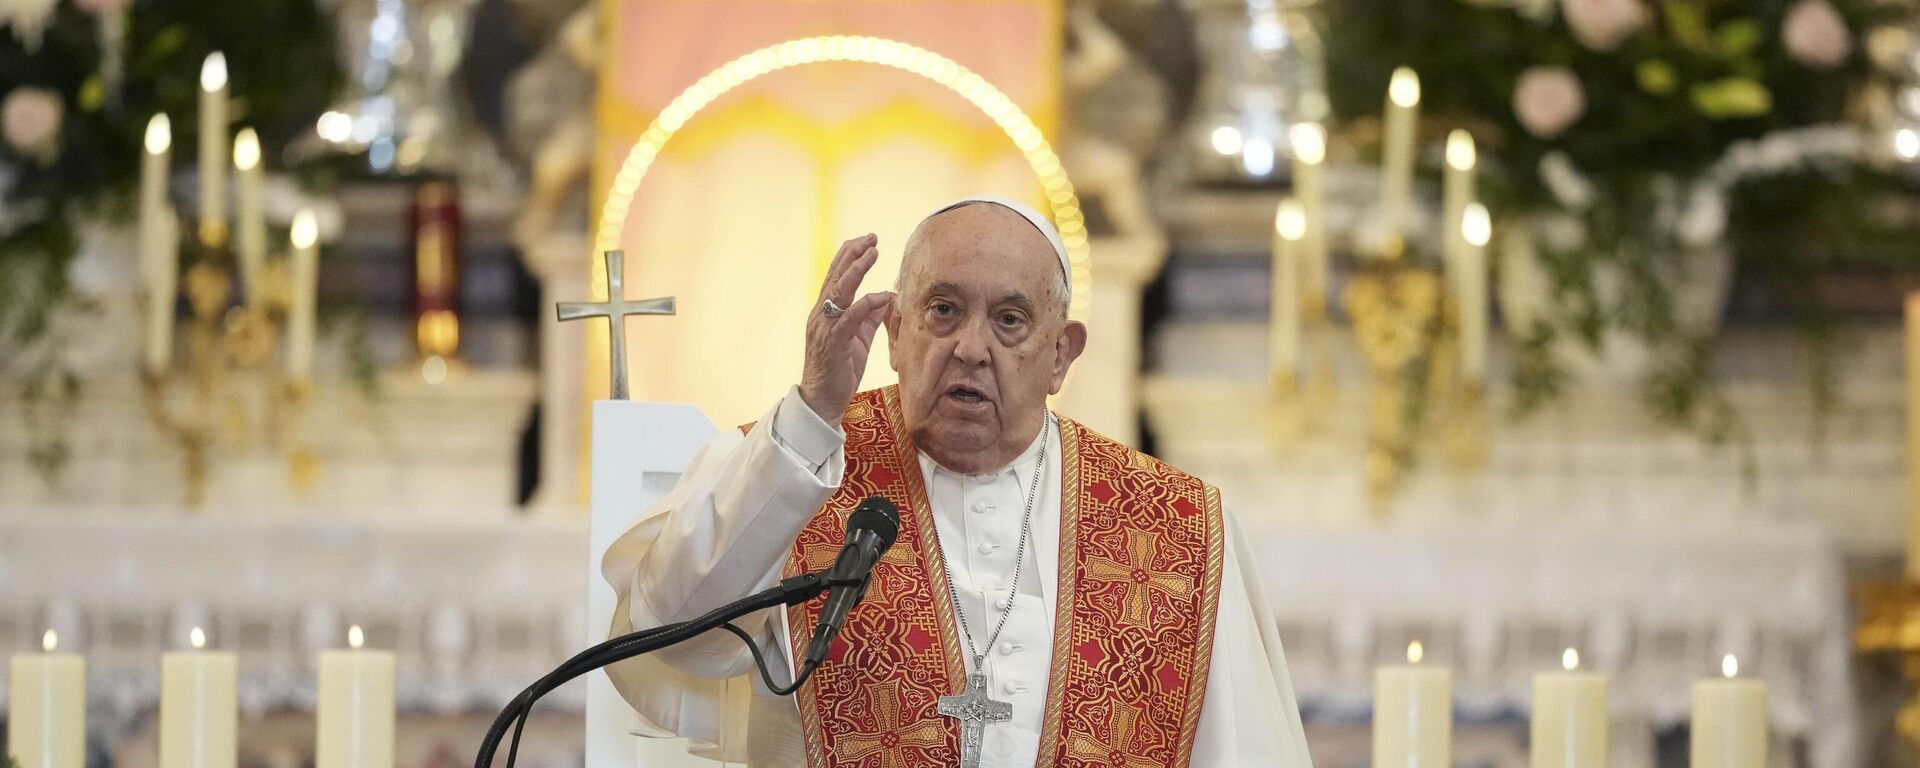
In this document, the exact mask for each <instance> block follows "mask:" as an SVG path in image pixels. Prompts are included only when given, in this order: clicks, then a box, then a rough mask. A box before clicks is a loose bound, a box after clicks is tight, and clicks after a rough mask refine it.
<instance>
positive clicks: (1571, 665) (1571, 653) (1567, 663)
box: [1560, 648, 1580, 672]
mask: <svg viewBox="0 0 1920 768" xmlns="http://www.w3.org/2000/svg"><path fill="white" fill-rule="evenodd" d="M1560 667H1561V668H1562V669H1565V670H1567V671H1568V672H1572V671H1574V670H1576V669H1579V668H1580V652H1579V651H1576V650H1574V649H1572V648H1568V649H1567V652H1566V653H1562V654H1560Z"/></svg>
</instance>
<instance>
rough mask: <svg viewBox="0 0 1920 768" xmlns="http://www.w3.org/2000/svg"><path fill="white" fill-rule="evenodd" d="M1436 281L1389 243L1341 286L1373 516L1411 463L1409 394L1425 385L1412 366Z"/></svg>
mask: <svg viewBox="0 0 1920 768" xmlns="http://www.w3.org/2000/svg"><path fill="white" fill-rule="evenodd" d="M1440 294H1441V286H1440V278H1439V276H1438V275H1436V274H1434V273H1433V272H1432V271H1430V270H1426V269H1421V268H1419V266H1418V265H1415V264H1413V263H1412V260H1410V259H1407V258H1404V245H1403V243H1402V241H1401V240H1399V239H1398V238H1393V239H1390V240H1389V241H1388V242H1387V244H1386V246H1385V247H1384V248H1383V249H1382V252H1381V256H1380V258H1378V259H1373V260H1371V261H1370V262H1369V263H1367V264H1365V265H1363V266H1362V267H1361V269H1360V270H1359V272H1358V274H1356V275H1354V277H1353V280H1352V281H1351V282H1349V283H1348V284H1347V290H1346V296H1345V299H1346V305H1347V312H1348V314H1350V315H1351V316H1352V317H1353V335H1354V341H1355V343H1356V344H1357V345H1358V346H1359V348H1360V352H1361V355H1362V357H1364V358H1365V360H1366V362H1367V369H1368V372H1369V374H1370V376H1369V378H1370V380H1371V381H1370V384H1369V388H1368V389H1369V391H1368V402H1367V458H1366V479H1367V495H1368V498H1369V499H1370V501H1371V504H1372V508H1373V510H1374V514H1375V516H1376V517H1379V516H1384V515H1385V514H1386V510H1387V506H1388V503H1389V502H1390V501H1391V500H1392V499H1393V494H1394V492H1395V491H1396V490H1398V489H1399V487H1400V483H1401V482H1402V480H1404V479H1405V475H1406V472H1407V469H1408V467H1409V466H1410V464H1411V462H1412V458H1413V448H1414V438H1415V432H1416V431H1417V430H1416V428H1417V424H1416V421H1417V416H1418V414H1417V413H1416V412H1415V410H1414V407H1415V406H1416V405H1418V401H1417V400H1416V399H1415V395H1417V394H1419V393H1418V392H1416V391H1415V390H1414V388H1415V387H1416V386H1420V385H1422V384H1424V383H1425V382H1424V381H1422V380H1421V379H1420V377H1419V376H1418V375H1417V374H1418V373H1419V371H1418V370H1417V366H1416V365H1415V364H1416V362H1418V361H1420V359H1421V358H1422V356H1423V353H1430V352H1431V349H1430V347H1431V345H1432V339H1433V337H1434V329H1433V324H1434V321H1435V319H1436V318H1437V317H1438V315H1439V311H1440V299H1441V295H1440Z"/></svg>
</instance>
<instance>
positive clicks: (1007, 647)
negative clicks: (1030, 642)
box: [1000, 640, 1027, 656]
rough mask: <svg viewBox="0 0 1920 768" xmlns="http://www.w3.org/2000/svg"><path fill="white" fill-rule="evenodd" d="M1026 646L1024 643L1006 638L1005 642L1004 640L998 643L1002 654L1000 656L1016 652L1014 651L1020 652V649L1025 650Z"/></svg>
mask: <svg viewBox="0 0 1920 768" xmlns="http://www.w3.org/2000/svg"><path fill="white" fill-rule="evenodd" d="M1026 648H1027V647H1026V646H1024V645H1021V644H1019V643H1016V642H1014V641H1012V640H1008V641H1006V642H1004V643H1001V644H1000V655H1002V656H1011V655H1013V654H1016V653H1019V652H1021V651H1023V650H1026Z"/></svg>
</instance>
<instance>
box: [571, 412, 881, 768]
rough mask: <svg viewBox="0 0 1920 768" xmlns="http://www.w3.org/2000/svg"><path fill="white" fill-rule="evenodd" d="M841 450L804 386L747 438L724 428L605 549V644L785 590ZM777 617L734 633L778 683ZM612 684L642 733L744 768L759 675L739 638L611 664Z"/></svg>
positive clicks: (840, 437)
mask: <svg viewBox="0 0 1920 768" xmlns="http://www.w3.org/2000/svg"><path fill="white" fill-rule="evenodd" d="M845 442H846V437H845V435H844V433H842V432H841V431H840V430H839V429H838V428H837V427H836V426H834V425H829V424H827V423H826V422H825V421H824V420H822V419H821V418H820V417H819V416H818V415H816V414H815V413H814V412H813V410H812V409H811V408H808V407H807V405H806V403H805V402H804V401H802V400H801V399H800V396H799V391H798V389H797V388H795V389H793V390H790V391H789V392H788V394H787V396H786V397H785V398H784V399H782V400H781V401H780V402H779V403H778V404H776V405H775V406H774V407H773V409H772V410H771V411H769V412H768V413H767V415H766V417H765V418H763V419H761V420H760V422H759V423H757V424H756V425H755V426H754V427H753V429H752V430H751V431H750V432H749V433H748V434H746V435H741V434H740V432H739V430H736V429H726V430H722V431H721V433H720V434H719V435H718V436H716V437H715V438H714V439H713V440H712V441H710V442H709V443H708V444H707V445H706V446H705V447H704V448H702V449H701V452H700V454H699V455H698V456H697V457H695V458H694V461H693V464H692V465H691V466H689V467H688V468H687V471H686V473H685V474H683V475H681V476H680V481H679V482H678V483H676V484H675V485H674V488H673V490H672V491H671V492H669V493H668V494H667V495H666V496H665V497H664V498H662V499H661V500H660V502H659V503H657V504H655V505H654V507H653V508H652V509H650V510H648V511H647V513H646V514H645V515H643V516H642V518H641V520H640V522H639V523H637V524H635V525H634V527H633V528H631V529H629V530H628V531H627V532H626V533H624V534H621V536H620V538H619V539H617V540H615V541H614V543H613V545H612V546H610V547H608V549H607V552H606V555H605V557H604V558H603V559H602V561H601V574H602V575H603V576H604V577H605V578H606V579H607V582H608V583H609V584H611V585H612V586H613V588H614V591H615V592H616V593H617V594H618V597H619V604H618V605H617V606H616V607H615V609H614V620H613V626H612V627H610V628H609V632H610V636H614V635H620V634H625V633H628V632H631V631H633V630H634V629H635V628H647V627H655V626H660V625H662V624H669V623H673V622H678V621H685V620H688V619H691V618H694V617H697V616H699V615H700V614H702V613H705V612H707V611H710V610H712V609H714V608H718V607H720V606H721V605H724V604H726V603H729V602H732V601H734V600H737V599H739V598H742V597H745V596H747V595H749V594H752V593H754V592H758V591H760V590H763V589H766V588H768V587H771V586H772V585H773V584H774V583H775V582H777V581H779V578H780V570H781V568H782V567H783V566H785V564H786V559H787V553H788V551H789V550H791V549H792V547H793V541H794V539H795V538H796V537H798V536H799V534H800V530H801V529H802V528H803V527H805V526H806V524H807V521H808V520H810V519H812V517H813V515H814V513H815V512H816V511H818V510H819V509H820V506H821V505H822V504H825V503H826V500H827V498H828V497H829V496H831V495H832V493H833V491H834V490H835V489H836V488H838V487H839V484H840V479H841V474H842V472H843V470H844V465H845V463H846V458H845V453H844V450H845ZM773 618H774V614H773V611H772V610H765V611H761V612H759V613H756V614H752V615H750V616H747V617H743V618H742V619H740V620H738V621H736V622H735V623H736V624H738V625H739V626H740V627H741V628H742V629H745V630H747V631H748V632H749V633H750V634H752V635H754V637H755V638H756V640H757V645H759V646H760V647H761V651H762V653H763V654H764V655H765V656H766V658H767V661H768V663H769V665H770V666H773V667H775V669H773V670H771V671H772V672H773V674H774V676H775V679H776V680H780V679H781V678H782V677H784V676H785V675H786V674H787V665H786V664H783V663H780V662H782V661H784V660H785V659H786V658H787V653H786V643H785V642H784V638H783V637H782V636H781V635H782V634H783V632H782V630H781V629H780V625H781V622H778V621H774V620H772V619H773ZM748 674H754V677H753V678H751V679H749V678H748V677H744V675H748ZM607 675H608V677H610V678H612V680H613V683H614V687H615V688H616V689H618V690H619V691H620V694H621V695H622V696H623V697H625V698H626V700H627V703H629V704H631V705H632V706H633V708H634V709H635V710H636V711H637V712H639V714H640V716H641V720H642V722H643V726H642V728H641V729H640V732H641V734H642V735H647V736H663V737H664V736H683V737H686V738H688V739H692V740H693V741H694V750H693V751H694V753H695V754H699V755H702V756H706V757H713V758H715V759H722V760H727V761H742V760H744V759H745V756H744V751H745V749H746V743H747V723H746V721H747V719H748V718H747V712H748V709H749V706H750V704H751V699H752V696H751V693H752V691H753V689H754V687H755V686H756V685H757V682H758V676H757V673H754V671H753V661H752V656H751V655H750V654H749V652H748V650H747V648H746V646H745V645H743V644H742V643H741V642H740V640H739V638H736V637H734V636H733V635H732V634H729V633H727V632H723V631H715V632H709V633H707V634H705V635H702V636H700V637H698V638H695V639H693V640H691V641H688V642H686V643H682V644H680V645H678V646H675V647H673V648H671V649H667V650H664V651H660V652H657V653H654V654H649V655H647V656H642V657H638V658H635V659H630V660H628V661H623V662H621V663H619V664H615V665H613V666H611V667H608V668H607Z"/></svg>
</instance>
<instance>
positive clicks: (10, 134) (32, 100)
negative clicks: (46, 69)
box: [0, 86, 63, 165]
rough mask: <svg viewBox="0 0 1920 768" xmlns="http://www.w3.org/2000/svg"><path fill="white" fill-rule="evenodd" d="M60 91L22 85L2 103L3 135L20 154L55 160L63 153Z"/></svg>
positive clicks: (0, 130)
mask: <svg viewBox="0 0 1920 768" xmlns="http://www.w3.org/2000/svg"><path fill="white" fill-rule="evenodd" d="M62 109H63V108H62V107H61V106H60V94H57V93H54V92H53V91H49V90H47V89H44V88H33V87H30V86H21V87H19V88H15V89H13V90H12V91H11V92H9V93H8V94H7V98H6V101H5V102H4V103H0V136H4V137H5V138H6V141H7V145H8V146H10V147H13V148H14V150H15V151H17V152H19V153H20V154H23V155H26V156H28V157H31V158H33V159H35V160H38V161H39V162H40V163H41V164H42V165H50V164H52V163H53V159H54V157H56V156H58V155H59V153H60V114H61V111H62Z"/></svg>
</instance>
